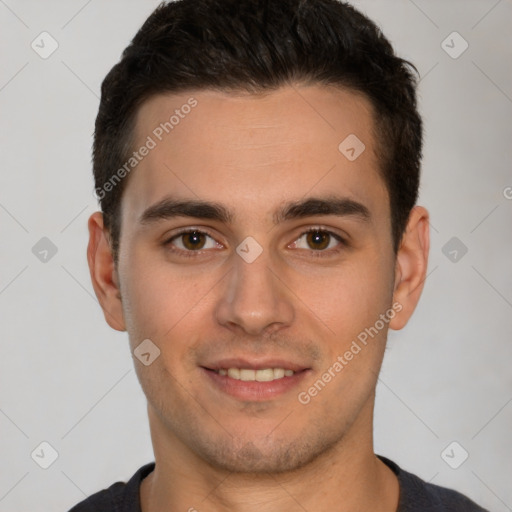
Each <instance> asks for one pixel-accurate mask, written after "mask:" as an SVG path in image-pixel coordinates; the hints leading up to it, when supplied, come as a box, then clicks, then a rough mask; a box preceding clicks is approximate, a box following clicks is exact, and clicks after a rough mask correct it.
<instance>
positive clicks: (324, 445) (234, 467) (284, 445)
mask: <svg viewBox="0 0 512 512" xmlns="http://www.w3.org/2000/svg"><path fill="white" fill-rule="evenodd" d="M233 441H234V439H233V438H230V441H229V442H224V443H222V442H221V443H219V442H217V443H213V442H212V443H208V444H205V443H198V444H196V445H195V450H194V451H195V452H196V454H197V455H198V456H199V457H201V458H202V459H203V460H204V461H206V462H207V463H208V464H209V465H210V466H212V467H214V468H216V469H222V470H224V471H229V472H230V473H239V474H244V473H245V474H248V475H264V474H268V473H272V474H277V473H289V472H293V471H297V470H300V469H301V468H303V467H305V466H307V465H309V464H311V463H312V462H313V461H315V460H316V459H318V458H319V457H320V456H321V455H322V454H324V453H325V452H327V451H328V450H329V449H330V448H332V446H333V445H334V444H336V442H337V440H333V441H331V442H330V443H328V442H326V440H325V438H323V439H322V438H317V439H315V440H307V439H304V438H300V439H298V440H295V441H289V440H288V441H284V440H280V441H276V440H273V441H269V440H268V438H263V439H262V438H259V440H255V441H254V442H253V441H247V442H245V444H244V442H243V441H242V442H239V443H234V442H233ZM235 444H236V445H235Z"/></svg>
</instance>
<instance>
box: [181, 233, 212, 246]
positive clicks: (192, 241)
mask: <svg viewBox="0 0 512 512" xmlns="http://www.w3.org/2000/svg"><path fill="white" fill-rule="evenodd" d="M180 236H181V237H182V241H183V242H182V243H183V246H184V247H185V249H188V250H190V251H193V250H198V249H202V248H203V247H204V244H205V243H206V241H205V236H204V234H203V233H200V232H199V231H191V232H190V233H183V234H182V235H180Z"/></svg>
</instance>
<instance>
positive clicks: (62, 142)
mask: <svg viewBox="0 0 512 512" xmlns="http://www.w3.org/2000/svg"><path fill="white" fill-rule="evenodd" d="M355 4H356V5H357V6H358V7H359V8H361V9H362V10H363V11H365V12H366V13H367V14H368V15H369V16H370V17H372V18H373V19H375V20H376V21H377V22H378V23H379V25H380V26H381V27H382V28H383V30H384V32H385V34H387V35H388V37H389V38H390V39H391V41H392V42H393V44H394V45H395V47H396V48H397V50H398V52H399V53H400V54H401V55H402V56H405V57H406V58H409V59H411V60H412V61H413V62H414V63H415V64H416V65H417V67H418V69H419V70H420V72H421V75H422V81H421V85H420V101H421V111H422V113H423V115H424V119H425V125H426V126H425V128H426V138H425V156H424V165H423V179H422V187H421V197H420V201H419V203H420V204H423V205H425V206H427V207H428V209H429V210H430V212H431V223H432V229H431V239H432V248H431V256H430V263H429V275H428V278H427V281H426V285H425V290H424V293H423V297H422V301H421V302H420V304H419V307H418V309H417V311H416V313H415V315H414V317H413V318H412V320H411V322H410V324H409V325H408V326H407V327H406V328H405V329H404V330H403V331H400V332H392V333H391V334H390V338H389V348H388V350H387V355H386V358H385V362H384V367H383V371H382V375H381V381H380V383H379V386H378V389H377V405H376V421H375V440H376V442H375V444H376V452H377V453H380V454H382V455H385V456H388V457H390V458H391V459H393V460H395V461H396V462H398V463H399V464H400V465H401V466H402V467H403V468H404V469H407V470H409V471H413V472H415V473H416V474H418V475H419V476H420V477H422V478H424V479H426V480H428V481H432V482H434V483H437V484H441V485H445V486H449V487H454V488H456V489H458V490H460V491H462V492H464V493H466V494H467V495H469V496H470V497H471V498H473V499H474V500H476V501H478V502H479V503H481V504H482V505H484V506H486V507H487V508H489V509H490V510H492V511H497V512H500V511H507V510H512V486H511V485H510V484H511V482H512V463H511V461H512V442H511V433H512V430H511V426H512V372H511V370H510V366H511V364H510V363H511V356H512V343H511V338H512V336H511V334H512V321H511V318H512V286H511V285H512V267H511V261H512V236H511V233H512V230H511V225H512V222H511V221H512V200H511V199H507V196H508V197H509V198H510V197H512V188H507V187H512V173H511V162H512V126H511V122H510V121H511V114H512V99H511V98H512V72H511V67H510V62H511V53H512V52H511V48H512V36H511V32H512V30H511V26H510V21H511V20H512V4H511V2H510V0H501V1H496V0H479V1H468V0H464V1H462V0H457V1H455V0H451V1H446V0H444V1H441V0H436V1H433V0H430V1H426V0H415V1H414V2H413V1H406V0H402V1H398V0H396V1H389V0H379V1H359V2H355ZM156 5H157V2H156V1H142V0H139V1H133V0H132V1H126V0H122V1H121V0H110V1H100V0H92V1H91V0H90V1H84V0H73V1H70V0H68V1H66V2H64V1H56V0H51V1H50V0H47V1H40V0H38V1H36V0H32V1H29V0H26V1H15V0H0V39H1V49H2V50H1V65H0V109H1V110H0V112H1V116H0V130H1V132H0V136H1V154H0V155H1V156H0V162H1V168H2V171H1V174H0V176H1V182H0V225H1V236H0V311H1V315H2V320H1V322H0V339H1V348H2V350H1V357H0V450H1V457H0V460H1V463H0V464H1V472H0V511H1V512H7V511H8V512H25V511H27V510H31V511H33V512H38V511H45V512H48V511H50V510H55V511H57V510H67V509H68V508H70V507H71V506H72V505H73V504H75V503H77V502H78V501H81V500H82V499H84V497H85V496H86V495H89V494H91V493H93V492H96V491H98V490H100V489H102V488H104V487H107V486H109V485H111V484H112V483H113V482H114V481H117V480H124V481H126V480H127V479H128V478H129V477H130V476H131V475H132V474H133V473H134V472H135V471H136V469H138V468H139V467H140V466H141V465H143V464H145V463H147V462H150V461H152V460H153V453H152V448H151V443H150V438H149V429H148V425H147V417H146V407H145V398H144V395H143V393H142V391H141V390H140V387H139V384H138V381H137V379H136V376H135V372H134V370H133V361H132V358H131V354H130V351H129V348H128V339H127V335H126V334H124V333H117V332H114V331H112V330H111V329H110V328H109V327H108V326H107V325H106V323H105V322H104V319H103V315H102V312H101V310H100V308H99V306H98V304H97V302H96V299H95V297H94V293H93V291H92V287H91V284H90V280H89V275H88V269H87V265H86V258H85V251H86V244H87V230H86V220H87V217H88V216H89V215H90V214H91V213H92V212H93V211H95V210H96V209H97V205H96V202H95V200H94V198H93V196H92V190H93V181H92V177H91V166H90V147H91V142H92V132H93V125H94V119H95V116H96V113H97V107H98V101H99V90H100V84H101V81H102V79H103V77H104V76H105V74H106V73H107V71H108V70H109V69H110V68H111V66H112V65H113V64H114V63H115V62H117V60H118V58H119V56H120V53H121V51H122V49H123V48H124V47H125V46H126V45H127V44H128V42H129V40H130V39H131V38H132V37H133V35H134V34H135V32H136V30H137V29H138V28H139V26H140V25H141V24H142V22H143V21H144V20H145V18H146V17H147V15H149V13H150V12H151V11H152V10H153V8H154V7H155V6H156ZM43 31H47V32H49V33H50V34H51V35H52V37H53V38H55V40H56V41H57V42H58V44H59V47H58V49H57V50H56V51H55V53H53V54H52V55H51V56H50V57H49V58H47V59H42V58H41V57H40V56H39V55H38V54H37V53H36V52H35V51H34V50H33V49H32V48H31V43H32V41H33V40H36V42H37V41H38V39H37V38H38V36H39V34H40V33H41V32H43ZM453 31H457V32H458V33H459V34H460V35H461V36H462V37H463V38H464V40H466V41H467V42H468V44H469V47H468V49H467V50H466V51H465V52H464V53H463V54H462V55H460V56H459V57H458V58H456V59H454V58H452V57H450V56H449V55H448V54H447V53H446V51H445V50H444V49H443V47H442V45H441V43H442V41H443V40H445V39H446V38H447V36H448V35H449V34H451V33H452V32H453ZM452 41H453V42H452ZM445 44H448V45H449V46H453V47H454V48H453V49H452V50H451V51H452V52H453V51H457V50H458V49H459V50H460V49H461V48H462V47H461V46H460V44H462V41H461V40H460V39H453V37H452V38H451V39H450V38H449V39H448V40H447V43H445ZM45 236H46V237H48V238H49V239H50V240H51V241H52V242H53V243H54V244H55V245H56V246H57V249H58V252H57V254H56V255H55V256H53V257H52V258H51V259H49V261H47V262H46V263H43V262H41V261H40V260H39V259H38V258H36V256H35V255H34V254H33V253H32V247H33V246H34V245H35V244H36V243H37V242H38V241H39V240H40V239H41V238H42V237H45ZM454 236H455V237H457V238H458V239H459V240H460V241H461V242H462V243H463V244H464V245H465V246H466V247H467V249H468V252H467V254H465V255H464V256H463V257H460V258H459V260H458V261H457V262H452V261H450V259H449V258H448V257H447V256H445V255H444V254H443V252H442V248H443V246H444V245H445V244H446V243H447V242H448V241H449V240H450V239H451V238H452V237H454ZM460 254H461V253H460V252H459V255H460ZM42 441H46V442H48V443H50V444H51V445H52V446H53V448H54V449H55V450H56V451H57V452H58V458H57V460H56V461H55V462H54V463H53V464H52V465H51V466H50V467H49V468H48V469H42V468H41V467H39V465H37V464H36V462H34V460H33V459H32V458H31V453H32V452H33V450H34V449H36V448H37V447H38V446H39V445H40V443H41V442H42ZM452 441H456V442H458V443H459V444H460V446H461V447H463V449H464V450H466V451H467V452H468V453H469V457H468V459H467V460H466V461H465V462H464V463H463V464H462V465H460V467H459V468H458V469H452V468H451V467H449V465H448V464H447V463H446V462H445V461H444V460H443V458H442V456H441V453H442V452H443V450H444V449H445V448H446V447H447V446H448V445H449V444H450V443H451V442H452ZM458 450H460V448H456V450H455V451H454V452H451V450H448V455H450V456H451V462H452V464H453V463H454V462H453V461H455V462H457V461H460V459H459V457H460V451H458ZM43 451H44V450H43ZM36 453H39V454H41V451H40V449H39V451H37V450H36ZM48 454H49V451H48V450H46V453H45V455H44V457H48V456H49V455H48ZM44 457H43V456H41V457H40V458H39V459H38V460H42V459H43V458H44ZM35 458H37V457H35Z"/></svg>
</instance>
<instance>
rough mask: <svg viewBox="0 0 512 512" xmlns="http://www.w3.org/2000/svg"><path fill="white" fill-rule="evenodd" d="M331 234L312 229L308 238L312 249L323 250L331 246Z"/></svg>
mask: <svg viewBox="0 0 512 512" xmlns="http://www.w3.org/2000/svg"><path fill="white" fill-rule="evenodd" d="M330 238H331V235H330V234H329V233H327V232H325V231H310V232H309V233H308V234H307V235H306V240H307V243H308V245H309V247H310V248H311V249H315V250H318V251H321V250H323V249H325V248H326V247H328V246H329V242H330Z"/></svg>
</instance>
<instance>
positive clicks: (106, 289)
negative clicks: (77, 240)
mask: <svg viewBox="0 0 512 512" xmlns="http://www.w3.org/2000/svg"><path fill="white" fill-rule="evenodd" d="M88 227H89V245H88V246H87V262H88V264H89V272H90V275H91V281H92V286H93V288H94V292H95V293H96V297H97V298H98V301H99V303H100V305H101V308H102V309H103V314H104V315H105V320H106V321H107V323H108V324H109V325H110V327H112V329H115V330H116V331H125V330H126V327H125V322H124V315H123V308H122V303H121V293H120V290H119V280H118V276H117V272H116V268H115V265H114V259H113V257H112V251H111V247H110V243H109V240H108V236H107V233H106V230H105V228H104V224H103V215H102V214H101V212H95V213H93V214H92V215H91V216H90V217H89V222H88Z"/></svg>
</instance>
